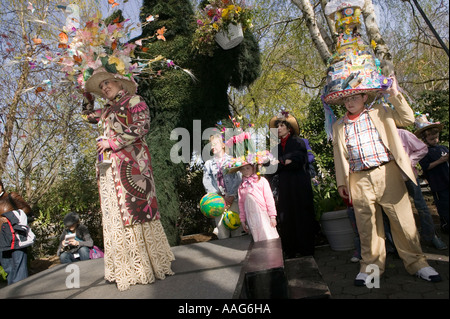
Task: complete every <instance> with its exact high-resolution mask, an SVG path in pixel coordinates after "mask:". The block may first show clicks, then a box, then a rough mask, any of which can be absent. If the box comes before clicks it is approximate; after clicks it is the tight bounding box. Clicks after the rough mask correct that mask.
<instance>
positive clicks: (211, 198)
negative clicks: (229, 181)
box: [200, 193, 225, 218]
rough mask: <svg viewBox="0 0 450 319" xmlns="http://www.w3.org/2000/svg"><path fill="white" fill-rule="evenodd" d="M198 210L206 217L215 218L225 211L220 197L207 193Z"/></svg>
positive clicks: (223, 202)
mask: <svg viewBox="0 0 450 319" xmlns="http://www.w3.org/2000/svg"><path fill="white" fill-rule="evenodd" d="M200 210H201V211H202V213H203V215H205V216H206V217H210V218H213V217H217V216H220V215H222V214H223V212H224V211H225V200H224V199H223V197H222V196H220V195H217V194H214V193H208V194H206V195H205V196H203V197H202V199H201V200H200Z"/></svg>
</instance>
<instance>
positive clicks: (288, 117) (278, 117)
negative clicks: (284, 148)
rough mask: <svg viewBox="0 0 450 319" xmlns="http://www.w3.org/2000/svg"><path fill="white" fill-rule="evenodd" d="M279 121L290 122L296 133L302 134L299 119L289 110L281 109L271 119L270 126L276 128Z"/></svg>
mask: <svg viewBox="0 0 450 319" xmlns="http://www.w3.org/2000/svg"><path fill="white" fill-rule="evenodd" d="M277 121H286V122H288V123H289V124H290V125H291V127H292V128H293V130H294V133H295V135H300V128H299V126H298V122H297V119H296V118H295V117H293V116H292V115H290V114H289V112H286V111H281V112H280V113H278V115H276V116H274V117H272V118H271V119H270V121H269V128H276V123H277Z"/></svg>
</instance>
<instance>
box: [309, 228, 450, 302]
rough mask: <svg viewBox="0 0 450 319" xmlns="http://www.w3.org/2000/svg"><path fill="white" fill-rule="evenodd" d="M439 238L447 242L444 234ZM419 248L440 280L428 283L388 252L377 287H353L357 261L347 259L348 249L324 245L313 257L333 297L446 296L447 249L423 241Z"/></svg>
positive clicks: (409, 297) (418, 297)
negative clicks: (408, 271)
mask: <svg viewBox="0 0 450 319" xmlns="http://www.w3.org/2000/svg"><path fill="white" fill-rule="evenodd" d="M441 238H442V240H443V241H444V242H445V243H446V244H447V246H448V244H449V243H448V241H449V237H448V235H446V234H443V235H442V237H441ZM422 249H423V252H424V254H425V255H426V256H427V260H428V263H429V264H430V266H432V267H433V268H435V269H436V271H438V272H439V274H440V275H441V277H442V281H441V282H439V283H430V282H427V281H425V280H423V279H420V278H417V277H415V276H412V275H409V274H408V273H407V272H406V270H405V267H404V266H403V262H402V260H401V259H400V258H399V257H398V255H396V254H395V255H394V254H388V255H387V258H386V269H385V273H384V275H383V276H382V277H381V279H380V288H372V289H369V288H367V287H355V286H354V285H353V280H354V279H355V277H356V275H357V274H358V272H359V263H352V262H351V261H350V258H351V257H352V251H342V252H338V251H333V250H331V249H330V247H329V246H328V245H327V246H323V247H318V248H316V253H315V255H314V258H315V260H316V263H317V265H318V267H319V271H320V272H321V274H322V277H323V279H324V281H325V282H326V283H327V285H328V288H329V289H330V292H331V298H333V299H449V294H448V290H449V255H448V249H446V250H437V249H435V248H434V247H428V246H425V245H422Z"/></svg>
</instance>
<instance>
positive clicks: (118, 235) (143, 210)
mask: <svg viewBox="0 0 450 319" xmlns="http://www.w3.org/2000/svg"><path fill="white" fill-rule="evenodd" d="M91 27H98V28H100V30H101V31H96V33H95V34H101V33H102V32H104V33H105V37H106V39H108V38H109V37H111V38H114V36H118V34H115V35H114V34H110V33H108V32H109V31H110V30H115V29H114V28H107V27H106V26H104V25H101V24H98V25H95V22H94V23H91V24H86V28H85V30H81V31H84V33H83V32H81V33H80V35H81V34H86V32H89V31H90V28H91ZM79 31H80V30H79ZM111 32H114V31H111ZM116 39H117V38H116ZM76 41H78V46H77V45H75V46H74V47H77V48H80V47H83V49H84V50H83V52H93V51H94V52H103V53H102V54H100V55H98V54H94V55H86V56H85V57H86V59H85V60H86V61H87V63H85V61H84V60H83V61H82V62H81V70H80V77H79V79H81V81H80V82H81V83H82V84H84V88H85V91H86V92H87V94H85V96H89V94H88V93H93V94H95V95H97V96H98V97H101V98H103V99H104V101H105V104H104V105H103V107H102V108H101V109H96V110H94V109H93V108H94V103H93V99H92V97H91V98H90V99H88V103H87V104H88V105H86V103H85V106H86V108H85V110H84V111H83V114H84V116H85V117H86V119H87V120H88V121H89V122H90V123H98V125H99V127H100V128H101V129H102V130H103V136H102V138H99V139H98V142H97V151H98V154H99V162H98V164H97V178H98V185H99V194H100V201H101V209H102V213H103V216H102V217H103V219H102V221H103V237H104V250H105V255H104V263H105V279H106V280H108V281H110V282H115V283H116V284H117V287H118V289H119V290H120V291H123V290H127V289H128V288H129V287H130V286H131V285H134V284H149V283H152V282H154V281H155V278H156V279H164V278H165V276H166V275H172V274H173V272H172V270H171V262H172V261H173V260H174V255H173V253H172V251H171V249H170V246H169V243H168V240H167V237H166V234H165V232H164V229H163V227H162V224H161V222H160V212H159V210H158V202H157V198H156V187H155V182H154V179H153V169H152V165H151V155H150V151H149V148H148V145H147V142H146V141H145V135H146V134H147V133H148V132H149V128H150V114H149V107H148V106H147V104H146V102H145V101H144V99H143V98H142V97H140V96H139V95H136V91H137V84H136V82H135V80H134V79H133V75H134V74H136V73H138V72H139V70H138V69H133V68H135V65H133V64H131V62H130V61H131V59H130V58H129V56H130V55H131V54H132V50H133V48H134V47H133V46H129V45H125V46H123V45H121V44H119V45H117V42H116V46H115V47H114V49H113V48H110V50H101V48H100V49H99V48H94V49H93V48H92V46H93V44H92V43H94V41H91V42H90V43H86V42H83V39H82V38H77V37H75V38H74V42H76ZM107 44H108V43H107V41H106V40H105V41H104V42H103V43H102V44H101V46H102V47H103V48H105V47H107ZM80 52H81V50H80ZM105 52H110V54H106V53H105ZM83 67H84V68H83ZM89 103H90V104H89Z"/></svg>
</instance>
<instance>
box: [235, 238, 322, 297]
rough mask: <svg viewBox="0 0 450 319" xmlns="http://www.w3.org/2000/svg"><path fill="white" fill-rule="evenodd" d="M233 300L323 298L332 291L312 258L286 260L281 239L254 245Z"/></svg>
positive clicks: (242, 270)
mask: <svg viewBox="0 0 450 319" xmlns="http://www.w3.org/2000/svg"><path fill="white" fill-rule="evenodd" d="M233 298H235V299H320V298H330V291H329V289H328V286H327V284H326V283H325V282H324V281H323V279H322V275H321V274H320V272H319V269H318V267H317V264H316V262H315V260H314V258H313V257H301V258H294V259H287V260H283V250H282V247H281V240H280V239H279V238H278V239H271V240H265V241H260V242H253V243H252V244H251V247H250V248H249V252H248V254H247V257H246V260H245V262H244V266H243V267H242V269H241V274H240V277H239V280H238V284H237V286H236V290H235V293H234V295H233Z"/></svg>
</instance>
